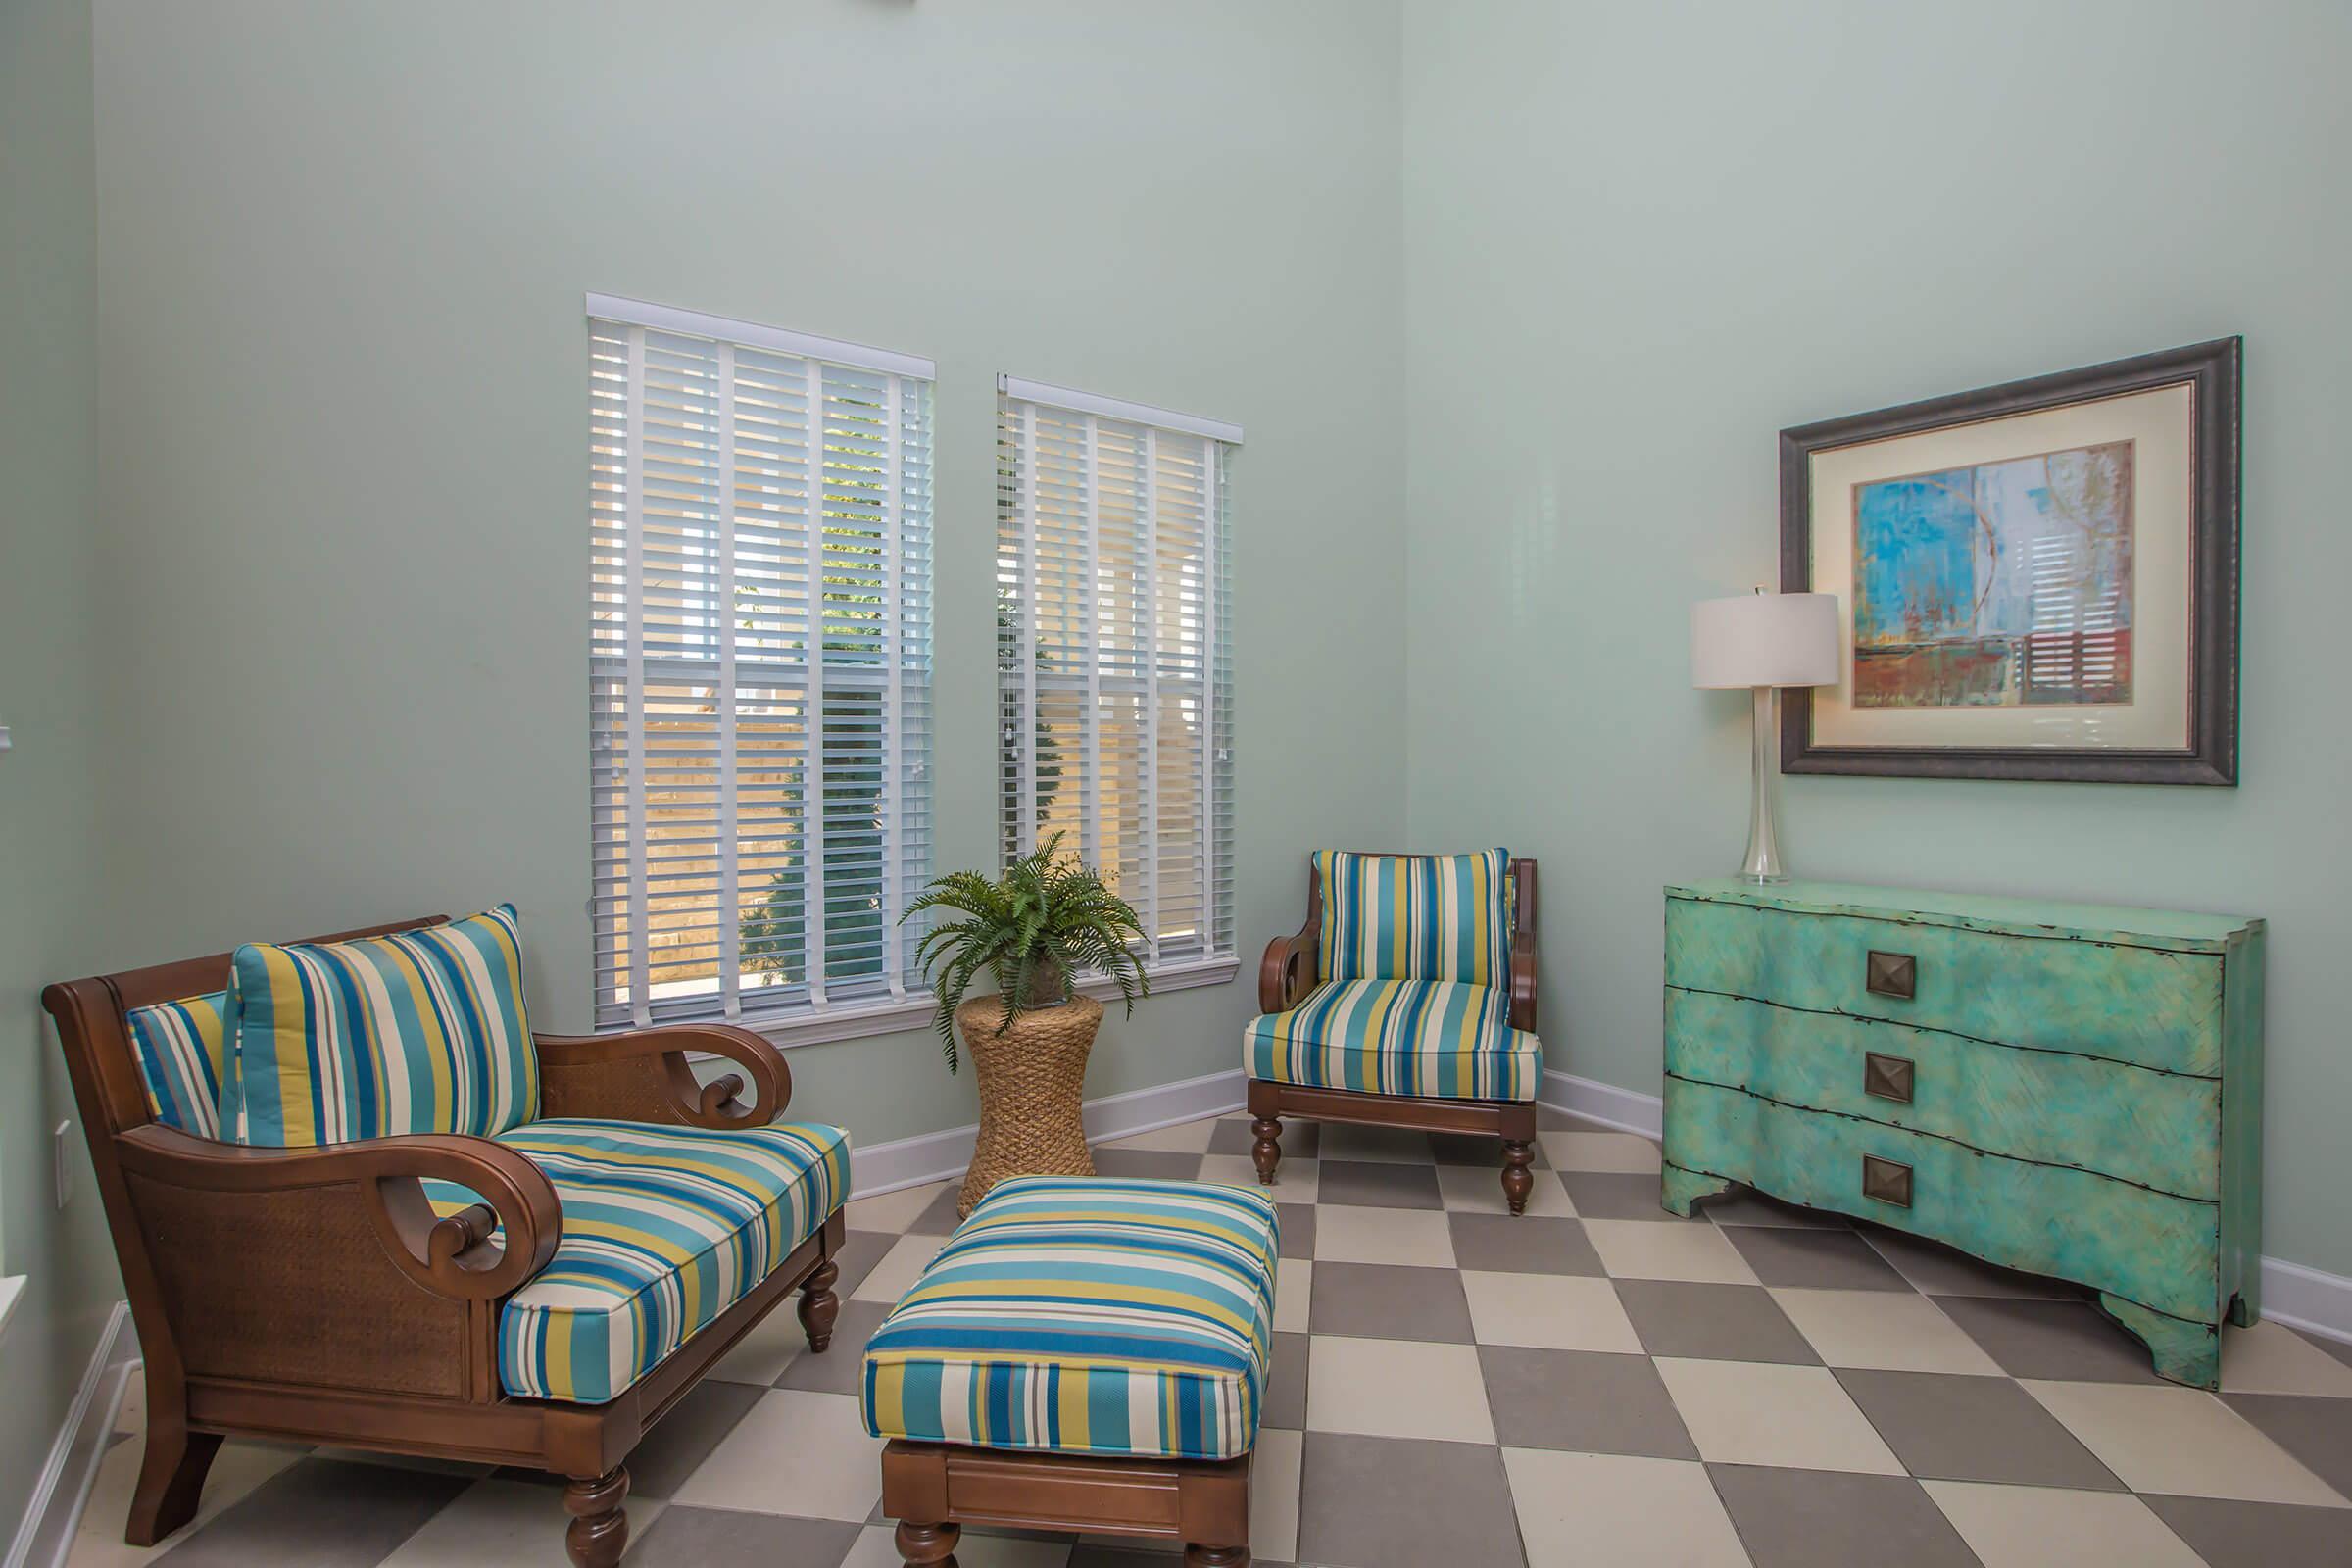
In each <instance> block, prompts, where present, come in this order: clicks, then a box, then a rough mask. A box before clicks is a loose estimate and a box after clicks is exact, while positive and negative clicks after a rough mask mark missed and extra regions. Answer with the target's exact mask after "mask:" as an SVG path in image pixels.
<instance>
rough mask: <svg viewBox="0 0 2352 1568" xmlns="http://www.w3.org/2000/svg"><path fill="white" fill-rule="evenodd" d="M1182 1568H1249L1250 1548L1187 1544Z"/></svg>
mask: <svg viewBox="0 0 2352 1568" xmlns="http://www.w3.org/2000/svg"><path fill="white" fill-rule="evenodd" d="M1184 1568H1250V1548H1249V1547H1248V1546H1195V1545H1189V1544H1188V1545H1187V1546H1186V1547H1185V1548H1184Z"/></svg>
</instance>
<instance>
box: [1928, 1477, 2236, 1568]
mask: <svg viewBox="0 0 2352 1568" xmlns="http://www.w3.org/2000/svg"><path fill="white" fill-rule="evenodd" d="M1921 1485H1923V1486H1925V1487H1926V1488H1927V1489H1928V1495H1929V1496H1931V1497H1933V1498H1935V1499H1936V1506H1937V1507H1938V1508H1941V1509H1942V1510H1943V1516H1944V1517H1945V1518H1946V1519H1949V1520H1950V1521H1951V1522H1952V1528H1953V1529H1955V1530H1957V1531H1959V1532H1960V1539H1961V1540H1963V1541H1965V1542H1967V1543H1968V1548H1969V1550H1971V1551H1973V1552H1975V1553H1976V1554H1977V1555H1978V1556H1979V1557H1980V1558H1982V1559H1983V1560H1984V1563H1985V1568H2115V1565H2116V1564H2119V1563H2130V1564H2131V1568H2204V1563H2205V1559H2204V1558H2202V1557H2200V1556H2198V1555H2197V1554H2196V1553H2195V1552H2193V1551H2191V1550H2189V1549H2188V1546H2187V1544H2185V1543H2183V1542H2182V1541H2181V1539H2180V1537H2179V1536H2176V1535H2174V1534H2173V1533H2172V1531H2171V1530H2170V1529H2169V1528H2167V1527H2166V1525H2165V1522H2164V1521H2163V1520H2161V1519H2159V1518H2157V1517H2156V1515H2155V1514H2154V1513H2153V1512H2152V1511H2150V1509H2149V1507H2148V1505H2147V1504H2146V1503H2144V1502H2142V1501H2140V1500H2139V1499H2138V1498H2137V1497H2134V1496H2132V1495H2130V1494H2129V1493H2122V1492H2069V1491H2066V1490H2064V1489H2062V1488H2058V1487H2001V1486H1991V1485H1987V1484H1985V1483H1981V1482H1974V1481H1927V1482H1922V1483H1921Z"/></svg>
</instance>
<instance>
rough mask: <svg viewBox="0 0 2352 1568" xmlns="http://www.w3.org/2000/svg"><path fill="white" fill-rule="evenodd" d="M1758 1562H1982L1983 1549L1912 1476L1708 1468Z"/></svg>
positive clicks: (1949, 1567) (1924, 1566)
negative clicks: (1963, 1533) (1979, 1556)
mask: <svg viewBox="0 0 2352 1568" xmlns="http://www.w3.org/2000/svg"><path fill="white" fill-rule="evenodd" d="M1707 1473H1708V1474H1709V1475H1710V1476H1712V1477H1713V1478H1714V1481H1715V1491H1716V1494H1717V1495H1719V1496H1721V1497H1722V1498H1723V1506H1724V1508H1725V1510H1726V1511H1727V1512H1729V1513H1730V1514H1731V1516H1732V1523H1733V1524H1734V1525H1735V1526H1737V1527H1738V1528H1739V1531H1740V1544H1741V1545H1744V1546H1745V1547H1746V1548H1747V1553H1748V1556H1749V1557H1750V1558H1751V1559H1753V1560H1754V1562H1755V1568H1887V1565H1888V1564H1890V1563H1900V1564H1902V1565H1903V1568H1978V1564H1977V1554H1976V1553H1975V1552H1973V1551H1971V1550H1969V1549H1968V1544H1967V1543H1966V1542H1964V1541H1962V1540H1961V1539H1960V1533H1959V1532H1958V1531H1956V1530H1954V1529H1953V1528H1952V1526H1951V1521H1950V1520H1948V1519H1946V1518H1944V1516H1943V1510H1942V1509H1940V1508H1938V1507H1936V1499H1935V1498H1933V1497H1931V1496H1929V1495H1928V1494H1927V1492H1926V1490H1925V1489H1924V1488H1922V1487H1921V1486H1920V1484H1919V1483H1918V1482H1916V1481H1914V1480H1912V1479H1910V1478H1909V1477H1908V1476H1863V1475H1852V1474H1848V1473H1846V1472H1844V1471H1831V1470H1784V1469H1779V1468H1777V1467H1773V1466H1766V1465H1743V1464H1715V1465H1709V1466H1707Z"/></svg>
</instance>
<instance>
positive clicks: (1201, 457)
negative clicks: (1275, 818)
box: [997, 377, 1241, 970]
mask: <svg viewBox="0 0 2352 1568" xmlns="http://www.w3.org/2000/svg"><path fill="white" fill-rule="evenodd" d="M999 387H1000V392H999V396H998V399H997V454H998V456H997V476H998V508H997V595H998V601H997V671H998V695H999V711H1000V714H1001V719H1002V725H1001V731H1002V752H1003V777H1002V796H1003V817H1002V824H1003V825H1002V845H1001V848H1002V851H1003V853H1004V855H1005V858H1007V859H1009V858H1013V857H1014V856H1017V855H1021V854H1025V853H1027V852H1028V851H1030V850H1032V849H1034V848H1035V847H1036V846H1037V845H1038V844H1040V843H1042V842H1044V841H1045V840H1046V839H1047V838H1049V837H1051V836H1052V835H1053V834H1054V833H1055V832H1060V833H1061V834H1063V844H1064V846H1065V848H1067V849H1069V850H1071V851H1073V852H1075V853H1077V854H1079V855H1081V856H1083V857H1084V858H1085V859H1086V860H1087V862H1088V863H1089V864H1091V865H1094V866H1096V867H1098V868H1099V869H1101V871H1102V872H1103V876H1104V878H1105V880H1107V881H1108V882H1109V883H1110V884H1111V885H1112V887H1113V888H1114V889H1115V890H1116V891H1117V892H1118V894H1119V895H1120V897H1122V898H1124V899H1125V900H1127V902H1128V903H1130V904H1132V905H1134V906H1135V907H1136V909H1137V910H1138V911H1139V912H1140V913H1141V914H1142V916H1143V924H1144V930H1145V933H1146V934H1147V936H1148V937H1149V938H1150V939H1151V945H1152V952H1151V961H1152V964H1153V965H1155V966H1157V967H1159V968H1161V969H1164V970H1174V969H1178V968H1181V967H1183V966H1185V965H1188V964H1201V963H1207V962H1211V961H1213V960H1218V959H1224V960H1230V959H1231V958H1232V956H1233V951H1234V933H1233V849H1232V846H1233V715H1232V709H1233V705H1232V667H1231V658H1230V654H1229V648H1230V638H1229V633H1228V629H1227V628H1228V623H1229V620H1230V617H1229V616H1228V614H1227V613H1226V601H1227V595H1228V577H1227V564H1226V563H1227V553H1228V547H1227V531H1228V521H1227V519H1228V511H1227V506H1226V496H1227V493H1228V486H1227V483H1226V477H1227V475H1226V467H1227V460H1228V458H1229V456H1230V454H1231V452H1232V449H1233V447H1234V445H1236V444H1237V443H1238V442H1239V441H1240V439H1241V430H1240V429H1239V427H1237V426H1233V425H1227V424H1221V423H1217V422H1215V421H1211V420H1204V419H1197V418H1194V417H1190V416H1185V415H1178V414H1171V413H1166V412H1164V411H1160V410H1154V409H1149V408H1144V407H1142V406H1140V405H1136V404H1130V403H1122V402H1117V401H1115V400H1111V399H1106V398H1098V397H1093V396H1090V395H1088V394H1083V393H1076V392H1067V391H1063V390H1061V389H1057V388H1053V387H1046V386H1042V385H1039V384H1038V383H1034V382H1024V381H1016V380H1013V379H1012V378H1009V377H1007V378H1005V379H1003V380H1001V381H1000V382H999Z"/></svg>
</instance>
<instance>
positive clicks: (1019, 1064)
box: [956, 997, 1103, 1216]
mask: <svg viewBox="0 0 2352 1568" xmlns="http://www.w3.org/2000/svg"><path fill="white" fill-rule="evenodd" d="M1004 1006H1005V1004H1004V1003H1003V1001H1002V1000H1000V999H999V998H996V997H974V998H973V999H972V1000H971V1001H969V1002H967V1003H965V1004H964V1005H962V1006H960V1007H957V1008H956V1030H957V1032H959V1033H960V1034H961V1035H962V1036H963V1045H964V1049H965V1050H966V1051H967V1052H969V1053H970V1054H971V1057H972V1066H973V1069H974V1070H975V1071H976V1072H978V1073H979V1075H980V1143H979V1147H978V1148H977V1149H975V1150H974V1151H973V1152H972V1168H971V1169H970V1170H969V1171H968V1172H966V1173H965V1175H964V1178H963V1192H962V1193H961V1194H960V1195H959V1196H958V1197H957V1199H956V1213H957V1214H958V1215H959V1216H960V1215H964V1214H969V1213H970V1212H971V1211H972V1205H973V1204H974V1203H977V1202H978V1201H980V1200H981V1199H983V1198H986V1197H987V1196H988V1192H989V1189H990V1188H992V1187H994V1186H996V1185H997V1183H999V1182H1001V1181H1004V1180H1005V1178H1007V1177H1011V1176H1092V1175H1093V1174H1094V1173H1095V1160H1094V1156H1093V1155H1092V1154H1091V1153H1089V1152H1087V1148H1086V1123H1085V1120H1084V1119H1083V1116H1082V1114H1081V1111H1082V1108H1083V1106H1084V1104H1085V1101H1086V1057H1087V1054H1088V1053H1089V1052H1091V1051H1093V1050H1094V1047H1095V1031H1096V1030H1097V1029H1100V1028H1101V1027H1102V1026H1103V1004H1101V1003H1100V1002H1097V1001H1096V1000H1095V999H1094V998H1092V997H1079V998H1077V999H1076V1000H1075V1001H1072V1002H1065V1003H1063V1004H1062V1005H1060V1006H1058V1007H1024V1008H1022V1009H1021V1010H1020V1011H1019V1012H1016V1013H1014V1014H1013V1018H1012V1024H1011V1027H1009V1028H1007V1029H1006V1030H1005V1032H1004V1033H1003V1034H999V1033H997V1020H998V1019H999V1018H1001V1017H1003V1016H1004Z"/></svg>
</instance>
